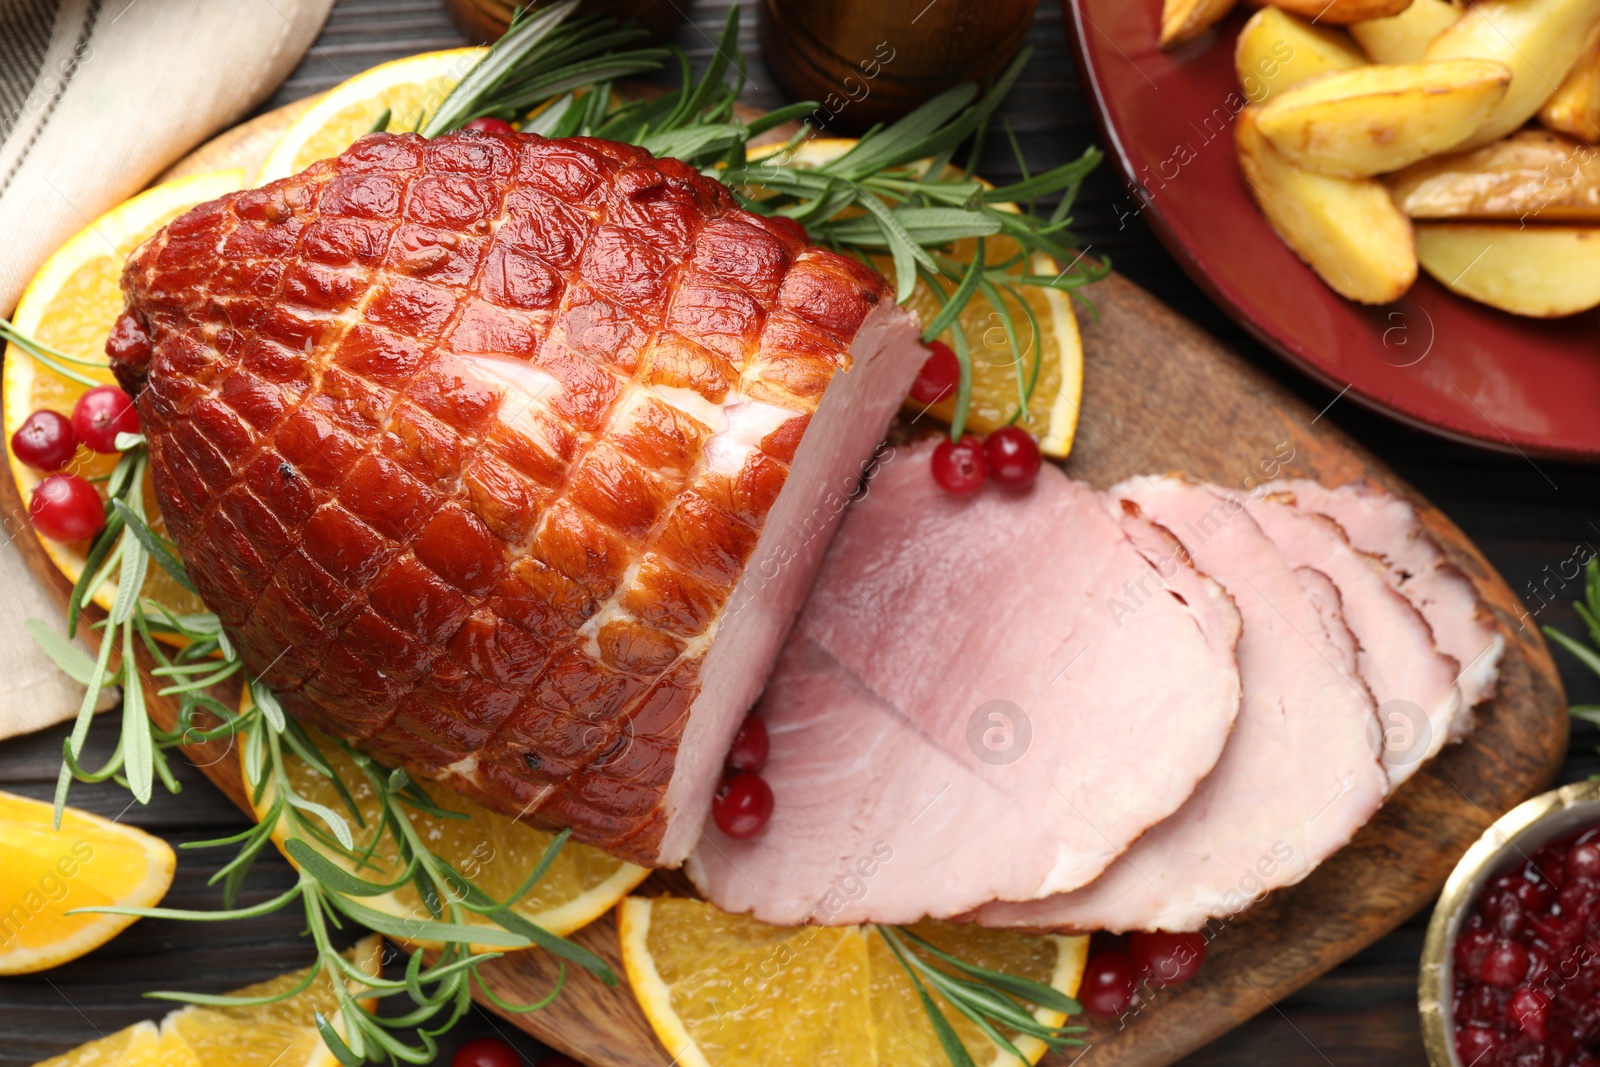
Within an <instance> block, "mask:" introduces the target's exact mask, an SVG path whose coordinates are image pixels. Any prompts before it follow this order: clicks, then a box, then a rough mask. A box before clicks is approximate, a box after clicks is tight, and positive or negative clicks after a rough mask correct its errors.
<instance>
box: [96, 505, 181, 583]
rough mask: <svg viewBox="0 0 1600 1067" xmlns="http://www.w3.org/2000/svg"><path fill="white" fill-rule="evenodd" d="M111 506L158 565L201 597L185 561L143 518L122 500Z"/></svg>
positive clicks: (174, 579) (173, 578)
mask: <svg viewBox="0 0 1600 1067" xmlns="http://www.w3.org/2000/svg"><path fill="white" fill-rule="evenodd" d="M111 506H112V507H114V508H115V509H116V511H117V514H118V515H119V516H121V517H122V521H123V522H124V523H126V524H127V527H128V529H129V530H131V531H132V532H133V536H134V537H136V538H137V539H138V541H139V543H140V544H141V545H143V546H144V549H145V551H146V552H148V553H150V556H151V558H152V559H154V560H155V561H156V565H157V566H159V567H160V568H161V569H162V570H164V571H166V572H167V574H169V575H171V577H172V580H173V581H175V582H177V583H178V584H179V585H181V586H183V587H184V588H185V589H187V590H188V591H189V592H191V593H193V594H194V595H195V596H199V595H200V591H199V590H198V589H196V588H195V587H194V582H192V581H190V580H189V572H188V570H187V569H185V567H184V565H183V561H182V560H180V559H178V557H177V556H175V555H173V554H172V551H171V550H170V549H169V548H167V546H166V545H165V544H163V543H162V542H161V539H160V538H159V537H157V536H156V534H155V531H154V530H152V529H150V527H149V525H147V524H146V523H145V521H144V518H143V516H141V515H138V514H135V513H134V511H133V509H132V508H130V507H128V505H127V504H125V503H123V502H122V501H121V500H112V501H111ZM141 584H142V583H141Z"/></svg>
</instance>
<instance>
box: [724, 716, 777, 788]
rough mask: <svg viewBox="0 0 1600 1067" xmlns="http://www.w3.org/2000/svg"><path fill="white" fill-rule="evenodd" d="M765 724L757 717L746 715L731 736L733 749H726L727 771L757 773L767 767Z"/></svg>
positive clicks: (767, 746) (767, 745)
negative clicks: (737, 729) (737, 730)
mask: <svg viewBox="0 0 1600 1067" xmlns="http://www.w3.org/2000/svg"><path fill="white" fill-rule="evenodd" d="M769 747H770V745H769V744H768V741H767V724H766V723H764V722H762V721H761V716H759V715H747V716H745V720H744V722H743V723H741V724H740V726H739V732H738V733H736V734H734V735H733V747H732V748H730V749H728V769H729V770H730V771H749V772H750V773H751V774H756V773H759V772H760V770H761V768H763V767H765V766H766V765H767V750H768V748H769Z"/></svg>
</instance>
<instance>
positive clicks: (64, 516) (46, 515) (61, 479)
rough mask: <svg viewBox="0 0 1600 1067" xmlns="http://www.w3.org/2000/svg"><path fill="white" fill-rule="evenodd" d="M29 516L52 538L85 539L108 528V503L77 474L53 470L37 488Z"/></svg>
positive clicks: (42, 531) (40, 530) (36, 527)
mask: <svg viewBox="0 0 1600 1067" xmlns="http://www.w3.org/2000/svg"><path fill="white" fill-rule="evenodd" d="M28 517H29V518H30V519H32V520H33V526H34V529H36V530H38V531H39V532H40V533H42V534H44V535H45V536H46V537H48V538H50V540H52V541H82V540H83V539H84V538H86V537H93V536H94V535H95V534H97V533H99V532H100V531H101V530H103V529H105V526H106V506H105V504H104V503H102V502H101V500H100V494H99V493H97V492H95V491H94V486H92V485H90V484H89V483H88V482H87V481H85V480H84V479H82V478H80V477H78V476H77V475H76V474H52V475H50V476H49V477H48V478H46V479H45V480H44V481H42V482H40V483H39V485H38V487H37V488H36V489H34V491H33V499H32V500H30V501H29V502H28Z"/></svg>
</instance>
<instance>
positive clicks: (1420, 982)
mask: <svg viewBox="0 0 1600 1067" xmlns="http://www.w3.org/2000/svg"><path fill="white" fill-rule="evenodd" d="M1597 823H1600V781H1593V782H1574V783H1573V784H1571V785H1564V786H1562V787H1561V788H1560V789H1552V790H1551V791H1550V792H1548V793H1541V794H1539V795H1538V796H1536V797H1534V798H1533V799H1532V800H1527V801H1524V802H1523V803H1521V804H1518V805H1517V806H1516V807H1514V808H1512V809H1511V810H1510V811H1508V812H1506V813H1505V814H1504V815H1502V816H1501V817H1500V818H1499V819H1497V820H1496V821H1495V823H1494V825H1492V826H1490V827H1489V829H1487V830H1485V831H1484V832H1483V836H1482V837H1480V838H1478V840H1477V841H1476V842H1474V843H1473V845H1472V847H1471V848H1469V849H1467V854H1466V855H1465V856H1462V857H1461V862H1460V863H1457V864H1456V868H1455V870H1453V871H1451V872H1450V880H1449V881H1447V882H1445V884H1444V891H1443V892H1442V893H1440V894H1439V903H1437V904H1435V905H1434V908H1433V918H1432V919H1430V920H1429V922H1428V937H1427V940H1426V941H1424V942H1423V945H1422V970H1421V973H1420V974H1419V975H1418V977H1417V1010H1418V1011H1419V1012H1420V1013H1421V1015H1422V1043H1423V1045H1424V1046H1425V1047H1426V1048H1427V1050H1428V1062H1429V1063H1430V1064H1432V1067H1463V1064H1462V1063H1461V1061H1460V1060H1459V1059H1458V1058H1457V1057H1456V1049H1455V1041H1454V1036H1455V1026H1454V1024H1453V1022H1452V1019H1451V1008H1452V1005H1451V1001H1452V1000H1453V999H1454V986H1455V980H1454V976H1453V975H1452V973H1451V972H1452V968H1453V966H1454V963H1453V958H1452V957H1453V953H1452V949H1453V948H1454V946H1455V940H1456V933H1457V932H1458V931H1459V930H1460V929H1461V923H1462V921H1463V920H1464V919H1465V918H1466V916H1467V909H1468V907H1469V906H1470V905H1471V904H1472V902H1473V900H1474V899H1475V898H1476V897H1477V895H1478V890H1479V889H1481V888H1482V887H1483V885H1484V883H1485V882H1487V881H1489V880H1490V879H1491V878H1498V877H1499V876H1500V875H1502V874H1505V873H1506V872H1507V871H1509V870H1511V869H1512V868H1514V867H1517V866H1520V865H1521V864H1522V863H1523V862H1525V860H1526V856H1527V854H1528V853H1530V852H1532V851H1533V850H1534V849H1536V848H1538V847H1540V846H1541V845H1544V844H1547V843H1549V842H1551V841H1554V840H1556V839H1557V838H1561V837H1566V836H1567V835H1568V834H1571V833H1576V832H1577V831H1579V830H1582V829H1584V828H1585V827H1589V826H1594V825H1595V824H1597Z"/></svg>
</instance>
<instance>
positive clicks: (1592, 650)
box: [1542, 559, 1600, 726]
mask: <svg viewBox="0 0 1600 1067" xmlns="http://www.w3.org/2000/svg"><path fill="white" fill-rule="evenodd" d="M1572 606H1573V608H1574V609H1575V610H1576V611H1577V613H1578V618H1580V619H1582V620H1583V624H1584V626H1585V627H1586V628H1587V629H1588V631H1589V642H1590V643H1589V644H1587V645H1586V644H1584V643H1583V642H1581V641H1579V640H1577V639H1576V638H1573V637H1569V636H1568V635H1567V634H1564V633H1562V632H1561V631H1560V630H1557V629H1556V628H1555V627H1554V626H1545V627H1542V629H1543V630H1544V633H1545V636H1546V637H1548V638H1550V640H1552V641H1554V642H1555V643H1556V644H1558V645H1560V646H1561V647H1562V648H1564V649H1566V650H1567V651H1568V652H1571V653H1572V654H1573V655H1574V656H1576V657H1577V658H1578V662H1579V663H1582V664H1583V665H1584V666H1585V667H1588V668H1589V669H1590V670H1591V671H1594V672H1595V674H1597V675H1600V559H1591V560H1590V561H1589V562H1588V564H1587V565H1586V566H1585V567H1584V593H1583V598H1582V599H1581V600H1578V601H1575V602H1574V603H1573V605H1572ZM1591 646H1592V647H1591ZM1567 710H1568V711H1569V712H1570V713H1571V714H1573V715H1575V716H1577V717H1578V718H1580V719H1582V720H1584V721H1585V722H1590V723H1593V724H1595V725H1596V726H1600V704H1574V705H1572V706H1571V707H1570V708H1568V709H1567Z"/></svg>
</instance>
